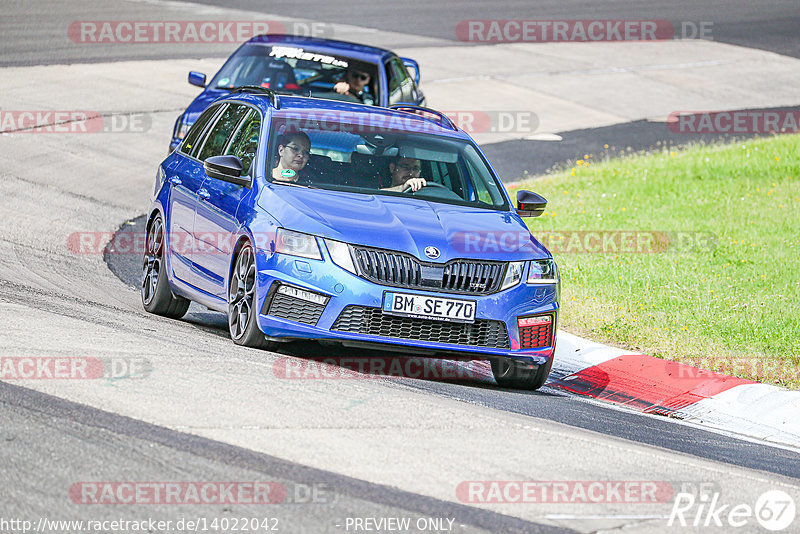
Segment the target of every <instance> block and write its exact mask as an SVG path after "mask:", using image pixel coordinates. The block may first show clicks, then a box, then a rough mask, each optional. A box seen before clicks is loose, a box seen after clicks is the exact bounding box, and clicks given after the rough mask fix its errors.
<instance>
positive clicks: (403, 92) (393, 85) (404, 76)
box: [386, 57, 415, 104]
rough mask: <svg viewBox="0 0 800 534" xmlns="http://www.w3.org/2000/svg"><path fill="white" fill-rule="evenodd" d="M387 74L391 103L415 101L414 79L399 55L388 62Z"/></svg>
mask: <svg viewBox="0 0 800 534" xmlns="http://www.w3.org/2000/svg"><path fill="white" fill-rule="evenodd" d="M386 76H387V79H388V83H389V104H396V103H397V102H414V101H415V94H414V93H415V91H414V81H413V80H412V79H411V76H409V75H408V71H407V70H406V66H405V65H403V61H402V60H401V59H400V58H399V57H394V58H392V59H390V60H389V61H387V62H386Z"/></svg>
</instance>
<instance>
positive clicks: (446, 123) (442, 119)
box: [389, 102, 458, 132]
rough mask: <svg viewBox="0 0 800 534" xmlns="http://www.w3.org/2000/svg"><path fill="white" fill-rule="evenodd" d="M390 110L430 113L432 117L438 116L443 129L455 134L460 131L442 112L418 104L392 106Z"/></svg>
mask: <svg viewBox="0 0 800 534" xmlns="http://www.w3.org/2000/svg"><path fill="white" fill-rule="evenodd" d="M389 109H396V110H398V111H406V110H408V111H411V112H414V111H422V112H424V113H430V114H431V115H436V116H437V117H439V126H441V127H442V128H449V129H451V130H453V131H454V132H457V131H458V127H456V125H455V123H453V121H452V120H450V117H448V116H447V115H445V114H444V113H442V112H441V111H436V110H435V109H431V108H426V107H422V106H418V105H416V104H406V103H403V102H399V103H397V104H392V105H391V106H389Z"/></svg>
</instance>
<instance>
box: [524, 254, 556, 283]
mask: <svg viewBox="0 0 800 534" xmlns="http://www.w3.org/2000/svg"><path fill="white" fill-rule="evenodd" d="M528 283H529V284H557V283H558V267H556V262H555V261H553V260H552V259H549V260H533V261H531V262H530V268H529V269H528Z"/></svg>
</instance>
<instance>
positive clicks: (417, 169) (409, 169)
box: [397, 163, 422, 174]
mask: <svg viewBox="0 0 800 534" xmlns="http://www.w3.org/2000/svg"><path fill="white" fill-rule="evenodd" d="M397 168H398V169H403V170H404V171H406V172H410V173H412V174H416V173H418V172H420V171H422V167H418V166H416V165H408V164H407V163H398V164H397Z"/></svg>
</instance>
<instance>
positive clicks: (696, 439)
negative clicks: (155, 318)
mask: <svg viewBox="0 0 800 534" xmlns="http://www.w3.org/2000/svg"><path fill="white" fill-rule="evenodd" d="M144 232H145V228H144V217H138V218H136V219H134V220H132V221H128V222H127V223H125V224H124V225H122V227H121V228H120V229H119V232H118V233H117V236H116V238H115V239H116V240H117V242H120V243H132V242H133V240H134V239H135V236H136V235H137V234H138V235H143V234H144ZM126 234H127V235H126ZM105 259H106V261H107V262H108V266H109V268H110V269H111V271H112V272H113V273H114V274H116V275H117V276H118V277H119V278H120V280H122V281H123V282H125V283H126V284H128V285H130V286H131V287H134V288H137V289H138V288H139V279H140V276H141V274H140V268H141V264H140V261H139V257H138V256H136V255H133V254H114V253H110V252H107V253H106V256H105ZM190 312H194V314H193V316H194V319H190V320H192V321H194V320H199V321H198V322H199V324H198V328H200V329H202V331H203V332H204V333H207V334H212V335H218V336H220V337H223V338H227V337H228V336H229V334H228V325H227V322H226V317H225V315H223V314H221V313H216V312H210V311H207V310H205V308H203V307H201V306H197V305H196V304H193V305H192V308H191V309H190ZM322 350H324V353H325V356H326V357H331V356H335V355H337V354H334V352H332V351H335V349H332V348H331V347H325V348H324V349H323V348H322V347H321V346H320V345H318V344H316V343H294V344H288V345H287V346H286V347H285V348H282V349H279V352H280V353H282V354H286V355H290V356H294V357H298V358H307V359H314V358H319V357H320V353H321V351H322ZM339 352H340V353H341V354H338V355H340V356H342V357H359V356H360V357H364V358H367V357H369V355H370V352H367V351H354V349H351V348H348V349H346V350H341V351H339ZM389 354H393V353H389ZM393 356H394V357H397V358H403V355H402V354H393ZM398 384H399V385H400V386H402V387H407V388H412V389H416V390H420V391H424V392H426V393H429V394H432V395H440V396H443V397H446V398H451V399H457V400H459V401H463V402H469V403H473V404H479V405H483V406H488V407H490V408H493V409H496V410H503V411H508V412H513V413H518V414H522V415H526V416H531V417H537V418H543V419H548V420H550V421H555V422H558V423H563V424H566V425H570V426H575V427H579V428H584V429H586V430H591V431H593V432H600V433H603V434H607V435H609V436H616V437H620V438H624V439H628V440H631V441H635V442H638V443H643V444H647V445H653V446H656V447H661V448H665V449H670V450H673V451H678V452H682V453H687V454H691V455H694V456H697V457H700V458H708V459H711V460H716V461H721V462H726V463H731V464H734V465H739V466H742V467H749V468H752V469H760V470H764V471H770V472H773V473H777V474H780V475H785V476H790V477H796V478H800V462H798V461H797V460H798V459H800V458H798V454H797V453H796V452H795V451H791V450H786V449H781V448H776V447H764V446H762V445H757V444H754V443H750V442H746V441H742V440H741V439H737V438H734V437H729V436H724V435H721V434H715V433H713V432H708V431H705V430H702V429H699V428H696V427H693V426H687V425H676V424H675V423H674V421H668V420H666V419H665V418H664V417H661V416H657V415H643V414H638V413H633V412H629V411H626V410H620V409H615V408H612V407H609V406H604V405H602V404H598V403H594V402H589V401H585V400H583V399H580V398H576V397H572V396H567V395H565V394H563V393H561V392H559V391H558V390H556V389H554V388H548V387H545V388H543V389H541V390H538V391H536V392H520V391H507V390H503V389H500V388H498V387H496V386H495V385H494V384H493V381H491V380H489V381H479V380H464V381H453V380H418V379H414V378H402V379H400V380H398Z"/></svg>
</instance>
